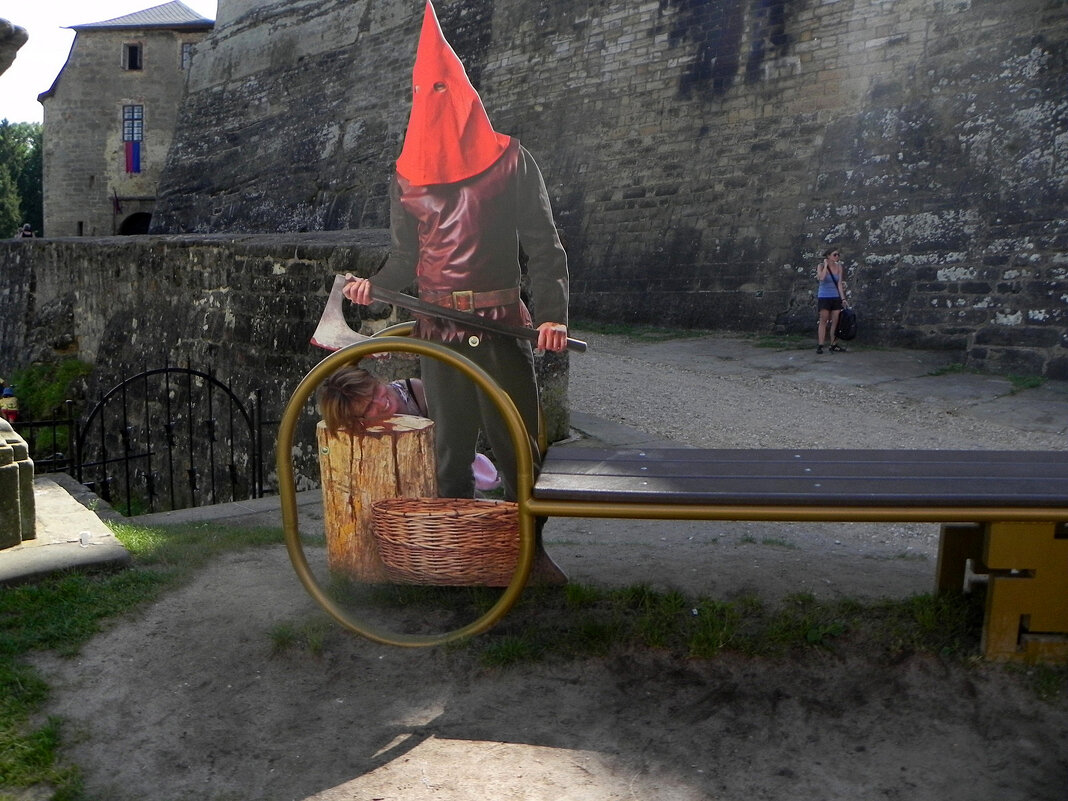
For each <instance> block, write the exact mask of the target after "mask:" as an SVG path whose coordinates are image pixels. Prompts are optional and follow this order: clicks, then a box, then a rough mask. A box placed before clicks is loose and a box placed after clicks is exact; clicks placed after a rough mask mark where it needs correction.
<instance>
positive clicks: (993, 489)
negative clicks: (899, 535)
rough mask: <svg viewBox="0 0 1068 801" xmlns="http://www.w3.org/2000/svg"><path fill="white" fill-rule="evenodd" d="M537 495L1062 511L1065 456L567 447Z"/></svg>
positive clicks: (549, 462) (551, 461)
mask: <svg viewBox="0 0 1068 801" xmlns="http://www.w3.org/2000/svg"><path fill="white" fill-rule="evenodd" d="M562 450H563V449H562ZM534 497H535V498H537V499H542V500H561V501H583V502H595V503H628V502H634V503H650V502H656V503H669V504H708V505H739V504H740V505H751V506H760V505H767V506H782V505H793V506H807V507H835V506H889V507H895V506H901V507H904V506H928V507H956V506H973V507H997V506H1004V507H1017V508H1018V507H1068V452H1063V453H1061V452H1055V453H1052V454H1051V453H1048V452H1041V453H1032V452H1026V451H893V450H868V451H848V450H759V451H758V450H691V449H632V450H619V451H613V450H606V449H584V448H573V449H567V450H564V451H563V452H559V451H556V452H554V451H552V450H550V452H549V454H548V456H547V458H546V460H545V464H544V465H543V468H542V471H541V474H540V476H539V478H538V480H537V482H536V484H535V487H534Z"/></svg>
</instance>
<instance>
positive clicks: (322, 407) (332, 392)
mask: <svg viewBox="0 0 1068 801" xmlns="http://www.w3.org/2000/svg"><path fill="white" fill-rule="evenodd" d="M317 400H318V402H319V412H320V414H322V416H323V421H324V422H325V423H326V429H327V431H329V432H330V433H331V434H333V433H335V432H336V431H337V430H338V429H339V428H344V429H350V430H351V429H357V430H358V429H360V428H362V427H363V426H364V425H366V424H367V423H370V422H374V421H376V420H384V419H385V418H387V417H392V416H393V415H394V414H395V413H396V411H397V402H396V399H395V398H394V396H393V393H392V392H390V391H389V387H387V386H386V385H385V384H384V383H383V382H382V381H380V380H379V379H377V378H375V377H374V376H373V375H371V374H370V373H369V372H367V371H366V370H364V369H363V368H362V367H352V366H347V367H342V368H341V369H339V370H337V371H336V372H334V373H332V374H331V375H330V376H329V377H328V378H327V379H326V380H325V381H323V383H322V385H320V387H319V391H318V396H317Z"/></svg>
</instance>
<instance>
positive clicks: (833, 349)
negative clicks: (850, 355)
mask: <svg viewBox="0 0 1068 801" xmlns="http://www.w3.org/2000/svg"><path fill="white" fill-rule="evenodd" d="M831 352H832V353H845V352H846V349H845V348H843V347H842V346H841V345H831Z"/></svg>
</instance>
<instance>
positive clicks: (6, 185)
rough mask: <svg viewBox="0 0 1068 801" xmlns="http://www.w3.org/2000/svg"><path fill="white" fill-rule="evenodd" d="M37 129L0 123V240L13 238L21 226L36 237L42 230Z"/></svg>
mask: <svg viewBox="0 0 1068 801" xmlns="http://www.w3.org/2000/svg"><path fill="white" fill-rule="evenodd" d="M41 127H42V126H41V123H39V122H8V121H7V120H6V119H5V120H0V238H8V237H12V236H14V235H15V232H16V231H17V230H18V228H19V227H20V226H21V225H22V224H23V223H29V224H30V226H31V227H32V228H33V230H34V231H35V232H36V233H38V234H40V233H41V232H42V229H43V228H44V206H43V202H42V197H43V195H42V189H41V174H42V136H41Z"/></svg>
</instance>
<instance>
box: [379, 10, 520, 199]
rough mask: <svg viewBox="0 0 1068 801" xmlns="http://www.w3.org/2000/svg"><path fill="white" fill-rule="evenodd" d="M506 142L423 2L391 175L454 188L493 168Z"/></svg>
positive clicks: (419, 182) (411, 181)
mask: <svg viewBox="0 0 1068 801" xmlns="http://www.w3.org/2000/svg"><path fill="white" fill-rule="evenodd" d="M510 141H511V139H510V137H508V136H505V135H504V134H499V133H497V132H496V131H494V130H493V126H492V125H491V124H490V121H489V115H487V114H486V109H485V108H484V107H483V105H482V99H481V98H480V97H479V96H478V92H476V91H475V87H473V86H472V85H471V81H470V80H468V77H467V72H466V71H465V70H464V65H463V64H462V63H460V59H459V58H458V57H457V56H456V53H455V52H454V51H453V49H452V47H450V46H449V43H448V42H447V41H445V36H444V35H443V34H442V32H441V26H440V25H439V24H438V17H437V14H435V13H434V6H432V5H431V4H430V2H429V0H427V4H426V11H425V13H424V15H423V31H422V33H421V34H420V36H419V50H418V51H417V52H416V55H415V68H414V69H413V70H412V113H411V116H409V118H408V132H407V133H406V134H405V136H404V147H403V148H402V149H401V154H400V158H398V159H397V172H398V173H400V175H401V176H403V177H404V178H405V179H407V180H408V181H409V182H410V183H412V184H413V185H415V186H429V185H431V184H451V183H455V182H456V181H462V180H463V179H464V178H470V177H471V176H472V175H478V173H480V172H482V171H483V170H485V169H486V168H487V167H489V166H490V165H491V164H493V162H495V161H496V160H497V159H498V158H500V157H501V154H502V153H504V151H505V149H507V147H508V143H509V142H510Z"/></svg>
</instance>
